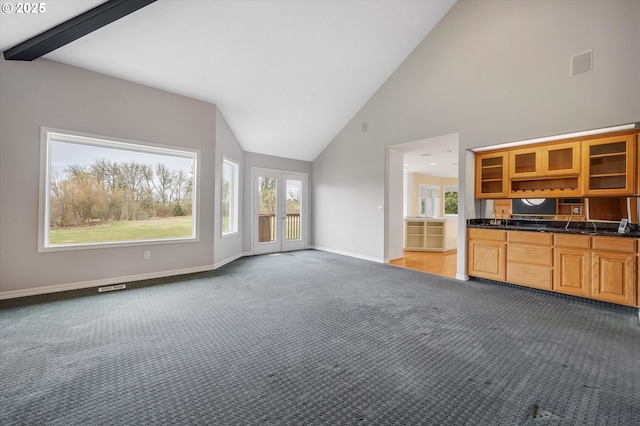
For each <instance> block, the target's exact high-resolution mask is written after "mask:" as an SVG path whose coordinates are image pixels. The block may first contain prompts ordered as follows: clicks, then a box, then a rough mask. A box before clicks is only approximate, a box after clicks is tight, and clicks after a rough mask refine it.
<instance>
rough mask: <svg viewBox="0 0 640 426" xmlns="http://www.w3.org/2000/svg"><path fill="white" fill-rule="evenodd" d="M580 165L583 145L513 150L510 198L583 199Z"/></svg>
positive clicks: (542, 146) (510, 166)
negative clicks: (580, 197) (572, 197)
mask: <svg viewBox="0 0 640 426" xmlns="http://www.w3.org/2000/svg"><path fill="white" fill-rule="evenodd" d="M580 164H581V162H580V143H579V142H564V143H556V142H554V143H548V144H545V145H541V146H534V147H529V148H519V149H513V150H509V196H510V197H512V198H533V197H541V198H549V197H571V196H580V195H581V194H582V185H581V180H580Z"/></svg>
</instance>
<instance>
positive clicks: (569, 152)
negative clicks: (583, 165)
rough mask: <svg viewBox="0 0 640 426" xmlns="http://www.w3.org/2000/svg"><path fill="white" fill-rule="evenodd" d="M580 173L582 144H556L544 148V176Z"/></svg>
mask: <svg viewBox="0 0 640 426" xmlns="http://www.w3.org/2000/svg"><path fill="white" fill-rule="evenodd" d="M578 173H580V142H566V143H556V144H553V145H546V146H543V147H542V175H543V176H558V175H565V176H566V175H577V174H578Z"/></svg>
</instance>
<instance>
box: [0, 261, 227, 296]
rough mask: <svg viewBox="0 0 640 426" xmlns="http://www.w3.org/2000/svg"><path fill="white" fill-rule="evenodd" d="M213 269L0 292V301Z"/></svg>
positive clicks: (197, 268)
mask: <svg viewBox="0 0 640 426" xmlns="http://www.w3.org/2000/svg"><path fill="white" fill-rule="evenodd" d="M213 269H215V267H214V265H206V266H197V267H194V268H185V269H174V270H171V271H160V272H151V273H147V274H138V275H128V276H124V277H114V278H105V279H102V280H92V281H83V282H77V283H71V284H56V285H50V286H45V287H35V288H28V289H25V290H11V291H0V300H4V299H14V298H16V297H25V296H35V295H38V294H47V293H57V292H60V291H69V290H79V289H83V288H91V287H101V286H105V285H113V284H121V283H129V282H133V281H142V280H149V279H153V278H164V277H171V276H175V275H185V274H193V273H196V272H206V271H211V270H213Z"/></svg>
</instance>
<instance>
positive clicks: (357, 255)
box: [308, 246, 385, 263]
mask: <svg viewBox="0 0 640 426" xmlns="http://www.w3.org/2000/svg"><path fill="white" fill-rule="evenodd" d="M308 248H310V249H314V250H320V251H326V252H329V253H335V254H341V255H343V256H349V257H355V258H358V259H363V260H368V261H370V262H376V263H385V262H384V259H383V258H382V257H370V256H363V255H361V254H358V253H353V252H350V251H344V250H336V249H332V248H328V247H321V246H309V247H308Z"/></svg>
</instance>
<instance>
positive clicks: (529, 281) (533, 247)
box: [507, 231, 553, 290]
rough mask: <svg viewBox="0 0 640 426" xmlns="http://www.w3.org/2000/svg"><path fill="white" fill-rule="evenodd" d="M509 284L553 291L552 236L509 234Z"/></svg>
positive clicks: (542, 234) (521, 232)
mask: <svg viewBox="0 0 640 426" xmlns="http://www.w3.org/2000/svg"><path fill="white" fill-rule="evenodd" d="M507 282H510V283H513V284H521V285H526V286H528V287H536V288H540V289H543V290H551V288H552V284H553V235H552V234H546V233H537V232H524V231H509V232H508V233H507Z"/></svg>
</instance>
